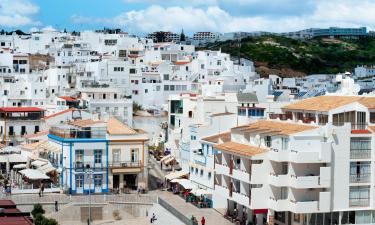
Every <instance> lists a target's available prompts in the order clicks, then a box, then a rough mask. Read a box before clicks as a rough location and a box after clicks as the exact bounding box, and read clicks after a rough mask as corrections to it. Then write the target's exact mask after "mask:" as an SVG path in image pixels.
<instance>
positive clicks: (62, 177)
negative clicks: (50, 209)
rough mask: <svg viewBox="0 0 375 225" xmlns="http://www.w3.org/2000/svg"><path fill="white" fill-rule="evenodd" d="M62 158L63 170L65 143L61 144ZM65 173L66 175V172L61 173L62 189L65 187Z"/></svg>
mask: <svg viewBox="0 0 375 225" xmlns="http://www.w3.org/2000/svg"><path fill="white" fill-rule="evenodd" d="M60 157H61V165H60V168H61V167H63V165H64V147H63V143H61V156H60ZM59 161H60V160H59ZM65 169H66V168H65ZM64 173H65V171H61V184H62V185H61V186H62V187H64Z"/></svg>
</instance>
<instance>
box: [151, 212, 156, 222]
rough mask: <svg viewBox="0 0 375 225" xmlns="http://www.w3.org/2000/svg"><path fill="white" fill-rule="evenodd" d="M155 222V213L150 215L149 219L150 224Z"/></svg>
mask: <svg viewBox="0 0 375 225" xmlns="http://www.w3.org/2000/svg"><path fill="white" fill-rule="evenodd" d="M155 220H157V219H156V215H155V213H153V214H152V217H151V223H153V222H154V221H155Z"/></svg>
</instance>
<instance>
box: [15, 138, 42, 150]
mask: <svg viewBox="0 0 375 225" xmlns="http://www.w3.org/2000/svg"><path fill="white" fill-rule="evenodd" d="M47 142H48V140H44V141H38V142H34V143H30V144H23V145H21V148H22V149H25V150H35V149H38V148H39V147H40V146H41V145H43V144H45V143H47Z"/></svg>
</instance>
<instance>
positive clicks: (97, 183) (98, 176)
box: [94, 174, 103, 187]
mask: <svg viewBox="0 0 375 225" xmlns="http://www.w3.org/2000/svg"><path fill="white" fill-rule="evenodd" d="M102 180H103V175H101V174H94V186H95V187H101V186H102Z"/></svg>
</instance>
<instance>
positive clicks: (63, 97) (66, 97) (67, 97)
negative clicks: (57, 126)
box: [59, 96, 77, 101]
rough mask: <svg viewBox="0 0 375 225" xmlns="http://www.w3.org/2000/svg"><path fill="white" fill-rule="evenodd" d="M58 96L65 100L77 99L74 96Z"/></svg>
mask: <svg viewBox="0 0 375 225" xmlns="http://www.w3.org/2000/svg"><path fill="white" fill-rule="evenodd" d="M59 98H61V99H64V100H66V101H77V99H76V98H73V97H70V96H60V97H59Z"/></svg>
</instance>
